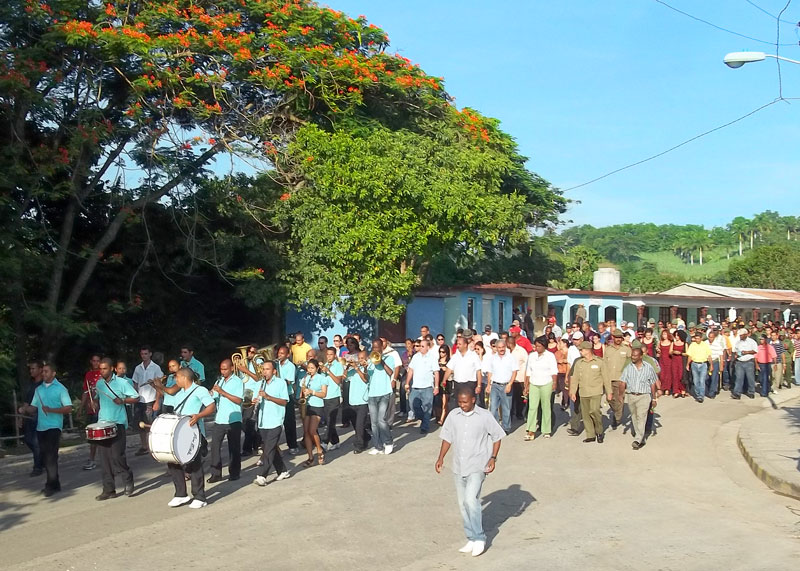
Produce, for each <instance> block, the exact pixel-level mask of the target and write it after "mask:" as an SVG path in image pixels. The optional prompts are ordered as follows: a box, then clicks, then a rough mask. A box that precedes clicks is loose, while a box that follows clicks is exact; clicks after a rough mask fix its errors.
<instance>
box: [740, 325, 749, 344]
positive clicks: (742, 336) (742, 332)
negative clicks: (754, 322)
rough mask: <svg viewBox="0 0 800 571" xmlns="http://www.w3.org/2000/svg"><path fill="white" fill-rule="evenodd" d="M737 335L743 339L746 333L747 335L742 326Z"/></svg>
mask: <svg viewBox="0 0 800 571" xmlns="http://www.w3.org/2000/svg"><path fill="white" fill-rule="evenodd" d="M738 335H739V339H741V340H742V341H744V340H745V339H747V335H748V332H747V329H745V328H744V327H742V328H741V329H739V333H738Z"/></svg>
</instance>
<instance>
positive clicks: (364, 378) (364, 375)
mask: <svg viewBox="0 0 800 571" xmlns="http://www.w3.org/2000/svg"><path fill="white" fill-rule="evenodd" d="M355 371H356V373H358V376H359V377H361V380H362V381H363V382H365V383H368V382H369V378H368V377H367V372H366V371H365V370H362V368H361V365H358V364H357V365H356V366H355Z"/></svg>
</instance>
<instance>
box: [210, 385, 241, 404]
mask: <svg viewBox="0 0 800 571" xmlns="http://www.w3.org/2000/svg"><path fill="white" fill-rule="evenodd" d="M211 390H212V391H214V392H215V393H217V394H219V395H220V396H223V397H225V398H226V399H228V400H229V401H231V402H232V403H233V404H242V397H237V396H236V395H234V394H231V393H229V392H228V391H226V390H225V389H224V388H222V385H221V384H216V385H214V387H213V388H212V389H211Z"/></svg>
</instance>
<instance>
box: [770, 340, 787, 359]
mask: <svg viewBox="0 0 800 571" xmlns="http://www.w3.org/2000/svg"><path fill="white" fill-rule="evenodd" d="M769 344H770V345H772V348H773V349H775V355H776V356H777V357H778V361H782V359H781V357H782V355H783V354H784V353H785V352H786V347H784V346H783V341H781V340H780V339H778V340H777V341H770V342H769Z"/></svg>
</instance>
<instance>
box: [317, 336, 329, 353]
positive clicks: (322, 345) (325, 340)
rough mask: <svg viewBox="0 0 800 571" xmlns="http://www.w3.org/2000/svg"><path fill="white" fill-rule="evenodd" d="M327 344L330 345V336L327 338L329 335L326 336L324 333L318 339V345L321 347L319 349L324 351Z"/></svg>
mask: <svg viewBox="0 0 800 571" xmlns="http://www.w3.org/2000/svg"><path fill="white" fill-rule="evenodd" d="M327 346H328V338H327V337H325V336H324V335H322V336H321V337H320V338H319V339H318V340H317V347H319V350H320V351H324V350H325V348H326V347H327Z"/></svg>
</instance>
